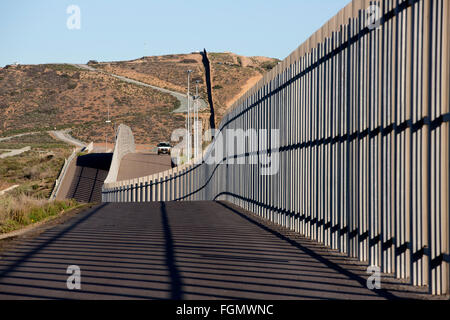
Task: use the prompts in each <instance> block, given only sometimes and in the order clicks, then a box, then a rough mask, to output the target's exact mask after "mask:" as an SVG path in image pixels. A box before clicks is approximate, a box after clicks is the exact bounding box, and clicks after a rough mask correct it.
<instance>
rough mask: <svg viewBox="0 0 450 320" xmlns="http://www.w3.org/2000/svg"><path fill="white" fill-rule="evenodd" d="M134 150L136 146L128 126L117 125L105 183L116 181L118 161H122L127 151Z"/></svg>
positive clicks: (131, 151) (132, 151) (118, 167)
mask: <svg viewBox="0 0 450 320" xmlns="http://www.w3.org/2000/svg"><path fill="white" fill-rule="evenodd" d="M135 152H136V146H135V144H134V137H133V133H132V132H131V129H130V127H128V126H126V125H124V124H121V125H119V128H118V129H117V135H116V143H115V146H114V153H113V158H112V161H111V167H110V168H109V173H108V176H107V177H106V179H105V183H113V182H116V181H117V175H118V174H119V169H120V162H121V161H122V158H123V157H124V156H125V155H127V154H129V153H135Z"/></svg>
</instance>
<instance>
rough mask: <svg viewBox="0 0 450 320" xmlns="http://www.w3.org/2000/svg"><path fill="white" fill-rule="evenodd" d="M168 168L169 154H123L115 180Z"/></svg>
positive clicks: (138, 176) (131, 177)
mask: <svg viewBox="0 0 450 320" xmlns="http://www.w3.org/2000/svg"><path fill="white" fill-rule="evenodd" d="M169 169H171V161H170V156H169V155H160V156H158V155H155V154H150V153H130V154H127V155H126V156H124V157H123V158H122V161H121V162H120V168H119V173H118V175H117V181H123V180H128V179H135V178H140V177H145V176H150V175H152V174H155V173H159V172H164V171H166V170H169Z"/></svg>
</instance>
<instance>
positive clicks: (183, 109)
mask: <svg viewBox="0 0 450 320" xmlns="http://www.w3.org/2000/svg"><path fill="white" fill-rule="evenodd" d="M73 66H75V67H77V68H80V69H84V70H88V71H95V72H102V73H105V74H107V75H110V76H112V77H114V78H116V79H119V80H122V81H124V82H127V83H131V84H135V85H138V86H141V87H147V88H152V89H155V90H158V91H160V92H163V93H168V94H170V95H172V96H173V97H175V98H177V99H178V101H180V106H179V107H178V108H177V109H176V110H174V111H172V112H173V113H187V110H188V108H187V98H186V95H187V94H186V93H180V92H176V91H172V90H168V89H164V88H160V87H157V86H152V85H150V84H147V83H144V82H141V81H137V80H134V79H130V78H126V77H123V76H119V75H116V74H113V73H110V72H105V71H103V70H98V69H95V68H93V67H91V66H88V65H85V64H74V65H73ZM190 104H191V112H192V111H193V110H196V109H195V106H194V102H193V99H192V97H190ZM197 108H198V110H204V109H206V108H208V104H207V103H206V101H205V100H203V99H199V103H198V107H197Z"/></svg>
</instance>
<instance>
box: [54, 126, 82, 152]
mask: <svg viewBox="0 0 450 320" xmlns="http://www.w3.org/2000/svg"><path fill="white" fill-rule="evenodd" d="M50 134H52V135H53V136H54V137H55V138H56V139H58V140H61V141H64V142H65V143H68V144H71V145H74V146H76V147H79V148H84V147H86V143H84V142H82V141H79V140H77V139H75V138H74V137H72V136H71V135H70V134H69V133H68V132H67V131H66V130H60V131H50Z"/></svg>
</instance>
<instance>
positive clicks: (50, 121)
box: [0, 53, 277, 145]
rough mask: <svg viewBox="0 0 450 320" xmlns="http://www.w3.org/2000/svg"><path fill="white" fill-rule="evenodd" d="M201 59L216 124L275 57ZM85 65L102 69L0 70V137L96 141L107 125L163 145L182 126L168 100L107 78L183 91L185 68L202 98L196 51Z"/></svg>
mask: <svg viewBox="0 0 450 320" xmlns="http://www.w3.org/2000/svg"><path fill="white" fill-rule="evenodd" d="M209 58H210V60H211V65H212V66H211V67H212V77H213V84H212V85H213V94H214V95H213V97H214V103H215V108H216V115H217V116H216V121H217V122H218V121H219V120H220V118H221V116H222V115H223V114H224V112H225V111H226V109H227V108H228V107H229V106H230V105H231V104H232V103H233V101H235V100H236V99H237V97H238V96H239V95H240V94H242V93H243V92H244V91H245V90H246V89H248V88H249V87H250V86H251V85H252V84H253V83H255V82H256V81H257V80H259V78H260V77H261V76H262V74H263V73H264V72H265V71H266V70H268V69H270V68H271V67H273V66H274V65H275V64H276V63H277V60H275V59H270V58H260V57H254V58H247V57H241V56H238V55H235V54H232V53H211V54H209ZM90 66H91V67H94V68H95V69H98V70H101V71H103V72H95V71H94V72H93V71H88V70H83V69H80V68H77V67H75V66H71V65H65V64H59V65H58V64H47V65H19V66H8V67H5V68H1V69H0V136H5V135H9V134H12V133H16V132H24V131H36V130H48V129H54V127H57V128H71V129H72V135H73V136H75V137H77V138H79V139H81V140H84V141H88V142H89V141H95V142H103V141H104V140H105V133H106V132H108V140H109V141H111V139H112V138H113V137H114V133H113V125H115V124H119V123H125V124H128V125H130V126H131V127H132V129H133V132H134V133H135V137H136V141H137V143H142V144H153V145H154V144H156V143H157V142H159V141H166V140H170V134H171V132H172V131H173V130H174V129H176V128H183V127H184V122H185V115H183V114H173V113H172V111H173V110H175V109H176V108H177V106H178V105H179V101H178V100H177V99H176V98H174V97H173V96H171V95H169V94H167V93H162V92H160V91H157V90H154V89H152V88H147V87H142V86H138V85H135V84H130V83H126V82H123V81H121V80H118V79H116V78H114V77H112V76H111V75H109V74H108V73H112V74H116V75H122V76H125V77H128V78H131V79H135V80H139V81H141V82H144V83H147V84H151V85H154V86H158V87H161V88H167V89H170V90H173V91H177V92H182V93H184V92H186V91H187V84H186V82H187V79H186V70H188V69H192V70H194V74H193V77H192V79H193V81H195V80H197V79H198V80H200V81H201V82H202V83H201V85H200V94H201V96H202V97H203V98H204V99H205V100H206V98H207V95H206V89H205V85H204V68H203V64H202V61H201V55H200V54H187V55H168V56H159V57H144V58H141V59H138V60H133V61H123V62H110V63H102V62H101V63H91V64H90ZM191 84H192V86H194V84H193V82H192V83H191ZM192 92H194V91H193V90H192ZM108 106H109V107H110V114H111V118H112V120H113V125H109V126H107V125H106V124H105V120H106V117H107V109H108ZM203 116H204V117H205V116H207V114H204V115H203Z"/></svg>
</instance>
